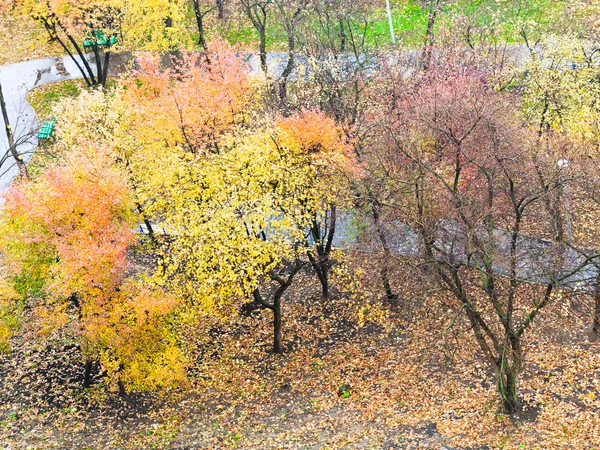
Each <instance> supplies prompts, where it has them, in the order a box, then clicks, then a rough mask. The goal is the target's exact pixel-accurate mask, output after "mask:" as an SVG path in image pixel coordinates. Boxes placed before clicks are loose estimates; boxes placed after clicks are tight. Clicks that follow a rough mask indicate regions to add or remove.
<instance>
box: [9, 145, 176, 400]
mask: <svg viewBox="0 0 600 450" xmlns="http://www.w3.org/2000/svg"><path fill="white" fill-rule="evenodd" d="M107 157H108V154H107V153H106V152H104V151H103V149H101V148H90V149H86V150H85V151H82V152H81V153H79V154H77V155H73V154H71V155H69V156H68V158H67V159H66V160H65V161H64V162H62V163H60V164H58V165H56V166H54V167H52V168H49V169H48V170H47V171H45V172H44V173H43V174H42V175H41V176H40V177H38V178H37V179H35V180H34V181H31V182H29V181H28V182H23V183H19V184H16V185H14V186H13V187H12V188H11V189H10V191H9V192H8V193H7V194H6V203H5V205H4V209H3V216H2V232H3V235H4V239H3V241H2V246H3V248H2V250H3V254H4V257H5V262H6V263H7V265H8V268H9V271H10V273H11V277H12V279H13V280H14V283H15V286H16V288H17V290H18V291H20V294H21V295H22V296H23V297H24V298H25V300H26V301H28V302H32V303H31V307H33V308H34V310H35V311H36V315H37V316H38V318H40V319H41V323H40V326H41V330H42V331H44V332H51V331H53V330H55V329H57V328H60V327H64V326H66V325H68V324H69V322H71V321H72V320H73V319H72V316H73V315H74V316H75V317H76V319H75V320H76V322H77V323H78V327H79V331H78V333H77V334H78V335H79V339H80V345H81V349H82V352H83V353H84V354H85V355H86V357H87V358H89V359H90V360H93V359H99V360H100V361H101V363H102V365H103V367H104V369H105V370H107V371H108V372H109V373H111V374H114V376H115V377H116V378H118V379H119V380H120V381H121V382H123V383H125V385H126V386H127V387H128V388H131V387H137V388H145V387H152V386H157V385H161V384H169V383H172V382H178V381H180V380H181V379H182V378H183V377H181V376H174V377H173V376H172V374H173V373H172V370H173V368H176V367H180V365H179V366H178V365H177V364H173V362H174V361H173V359H174V360H177V361H178V362H181V360H182V357H181V355H180V353H178V350H177V349H176V348H177V347H176V345H175V344H174V342H173V341H172V339H171V338H170V337H169V336H168V327H167V324H166V323H165V318H166V317H167V316H168V315H169V314H170V313H171V312H172V310H173V309H174V308H175V306H176V303H175V302H174V301H172V300H169V299H168V298H167V297H165V296H164V294H162V293H161V292H160V291H159V290H152V289H151V288H149V287H144V286H143V285H140V286H137V285H136V284H135V283H133V282H131V281H127V278H128V277H127V272H128V271H129V263H128V259H127V250H128V248H129V247H130V245H131V244H132V242H133V239H134V234H133V233H132V231H131V225H132V222H131V218H132V216H131V200H130V192H129V187H128V185H127V182H126V181H125V180H124V179H123V177H122V176H121V175H120V173H119V172H118V171H116V170H115V169H113V168H112V167H111V161H110V160H109V159H107ZM133 299H135V300H133ZM73 309H74V310H75V311H72V310H73ZM115 333H116V334H115ZM148 355H151V357H152V358H154V359H150V360H148ZM161 367H162V368H163V369H165V368H166V367H170V369H169V376H168V377H164V375H165V373H164V372H162V376H163V378H161V372H160V368H161Z"/></svg>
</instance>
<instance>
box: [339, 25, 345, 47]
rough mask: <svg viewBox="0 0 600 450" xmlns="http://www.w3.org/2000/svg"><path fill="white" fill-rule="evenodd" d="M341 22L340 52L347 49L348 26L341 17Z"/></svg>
mask: <svg viewBox="0 0 600 450" xmlns="http://www.w3.org/2000/svg"><path fill="white" fill-rule="evenodd" d="M339 22H340V53H344V52H345V51H346V28H345V27H344V21H343V20H342V19H339Z"/></svg>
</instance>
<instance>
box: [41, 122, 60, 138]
mask: <svg viewBox="0 0 600 450" xmlns="http://www.w3.org/2000/svg"><path fill="white" fill-rule="evenodd" d="M55 123H56V118H54V119H52V120H47V121H45V122H42V126H41V127H40V131H39V133H38V139H48V138H49V137H50V136H52V132H53V131H54V124H55Z"/></svg>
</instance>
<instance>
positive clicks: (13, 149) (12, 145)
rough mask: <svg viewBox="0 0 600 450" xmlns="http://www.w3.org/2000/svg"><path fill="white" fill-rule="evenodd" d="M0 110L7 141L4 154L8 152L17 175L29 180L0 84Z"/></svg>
mask: <svg viewBox="0 0 600 450" xmlns="http://www.w3.org/2000/svg"><path fill="white" fill-rule="evenodd" d="M0 109H1V110H2V119H3V120H4V129H5V131H6V138H7V140H8V151H7V152H6V154H8V153H9V152H10V154H11V155H12V157H13V159H14V160H15V163H16V164H17V167H18V169H19V173H20V174H21V176H22V177H23V178H27V179H29V171H28V170H27V165H26V164H25V161H23V157H22V155H21V154H19V152H18V150H17V143H16V141H15V136H14V133H13V129H12V127H11V125H10V120H9V117H8V111H7V109H6V102H5V101H4V94H3V92H2V84H1V83H0Z"/></svg>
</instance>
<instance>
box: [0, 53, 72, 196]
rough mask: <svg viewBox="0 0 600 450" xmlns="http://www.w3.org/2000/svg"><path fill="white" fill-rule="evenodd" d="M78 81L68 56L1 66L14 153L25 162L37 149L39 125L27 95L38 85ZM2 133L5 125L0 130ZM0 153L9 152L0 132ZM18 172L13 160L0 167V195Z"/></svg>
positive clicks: (1, 77) (5, 140)
mask: <svg viewBox="0 0 600 450" xmlns="http://www.w3.org/2000/svg"><path fill="white" fill-rule="evenodd" d="M76 78H81V74H80V73H79V70H78V69H77V66H75V63H73V61H72V60H71V59H70V58H68V57H59V58H45V59H36V60H33V61H25V62H22V63H17V64H10V65H8V66H2V67H0V82H1V83H2V90H3V92H4V97H5V99H6V108H7V110H8V116H9V119H10V123H11V126H12V128H13V131H14V134H15V140H16V141H17V150H18V151H19V153H21V154H22V155H23V157H24V159H25V160H28V159H29V158H30V157H31V154H32V153H33V151H35V149H36V148H37V144H38V141H37V131H38V128H39V123H38V120H37V117H36V115H35V112H34V111H33V108H32V107H31V105H29V103H27V93H28V92H29V91H30V90H31V89H33V88H36V87H38V86H41V85H43V84H46V83H53V82H55V81H64V80H71V79H76ZM0 128H1V129H2V130H3V129H4V126H2V127H0ZM0 152H1V154H2V156H3V157H4V156H5V155H6V154H7V152H8V141H7V138H6V135H5V133H4V132H2V133H0ZM18 173H19V171H18V169H17V167H16V164H15V163H14V160H13V159H12V158H10V157H9V158H7V159H6V161H5V163H4V164H3V165H2V167H1V168H0V192H2V191H4V190H5V189H6V188H7V187H8V186H9V185H10V183H11V182H12V180H13V179H14V178H15V176H17V175H18Z"/></svg>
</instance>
